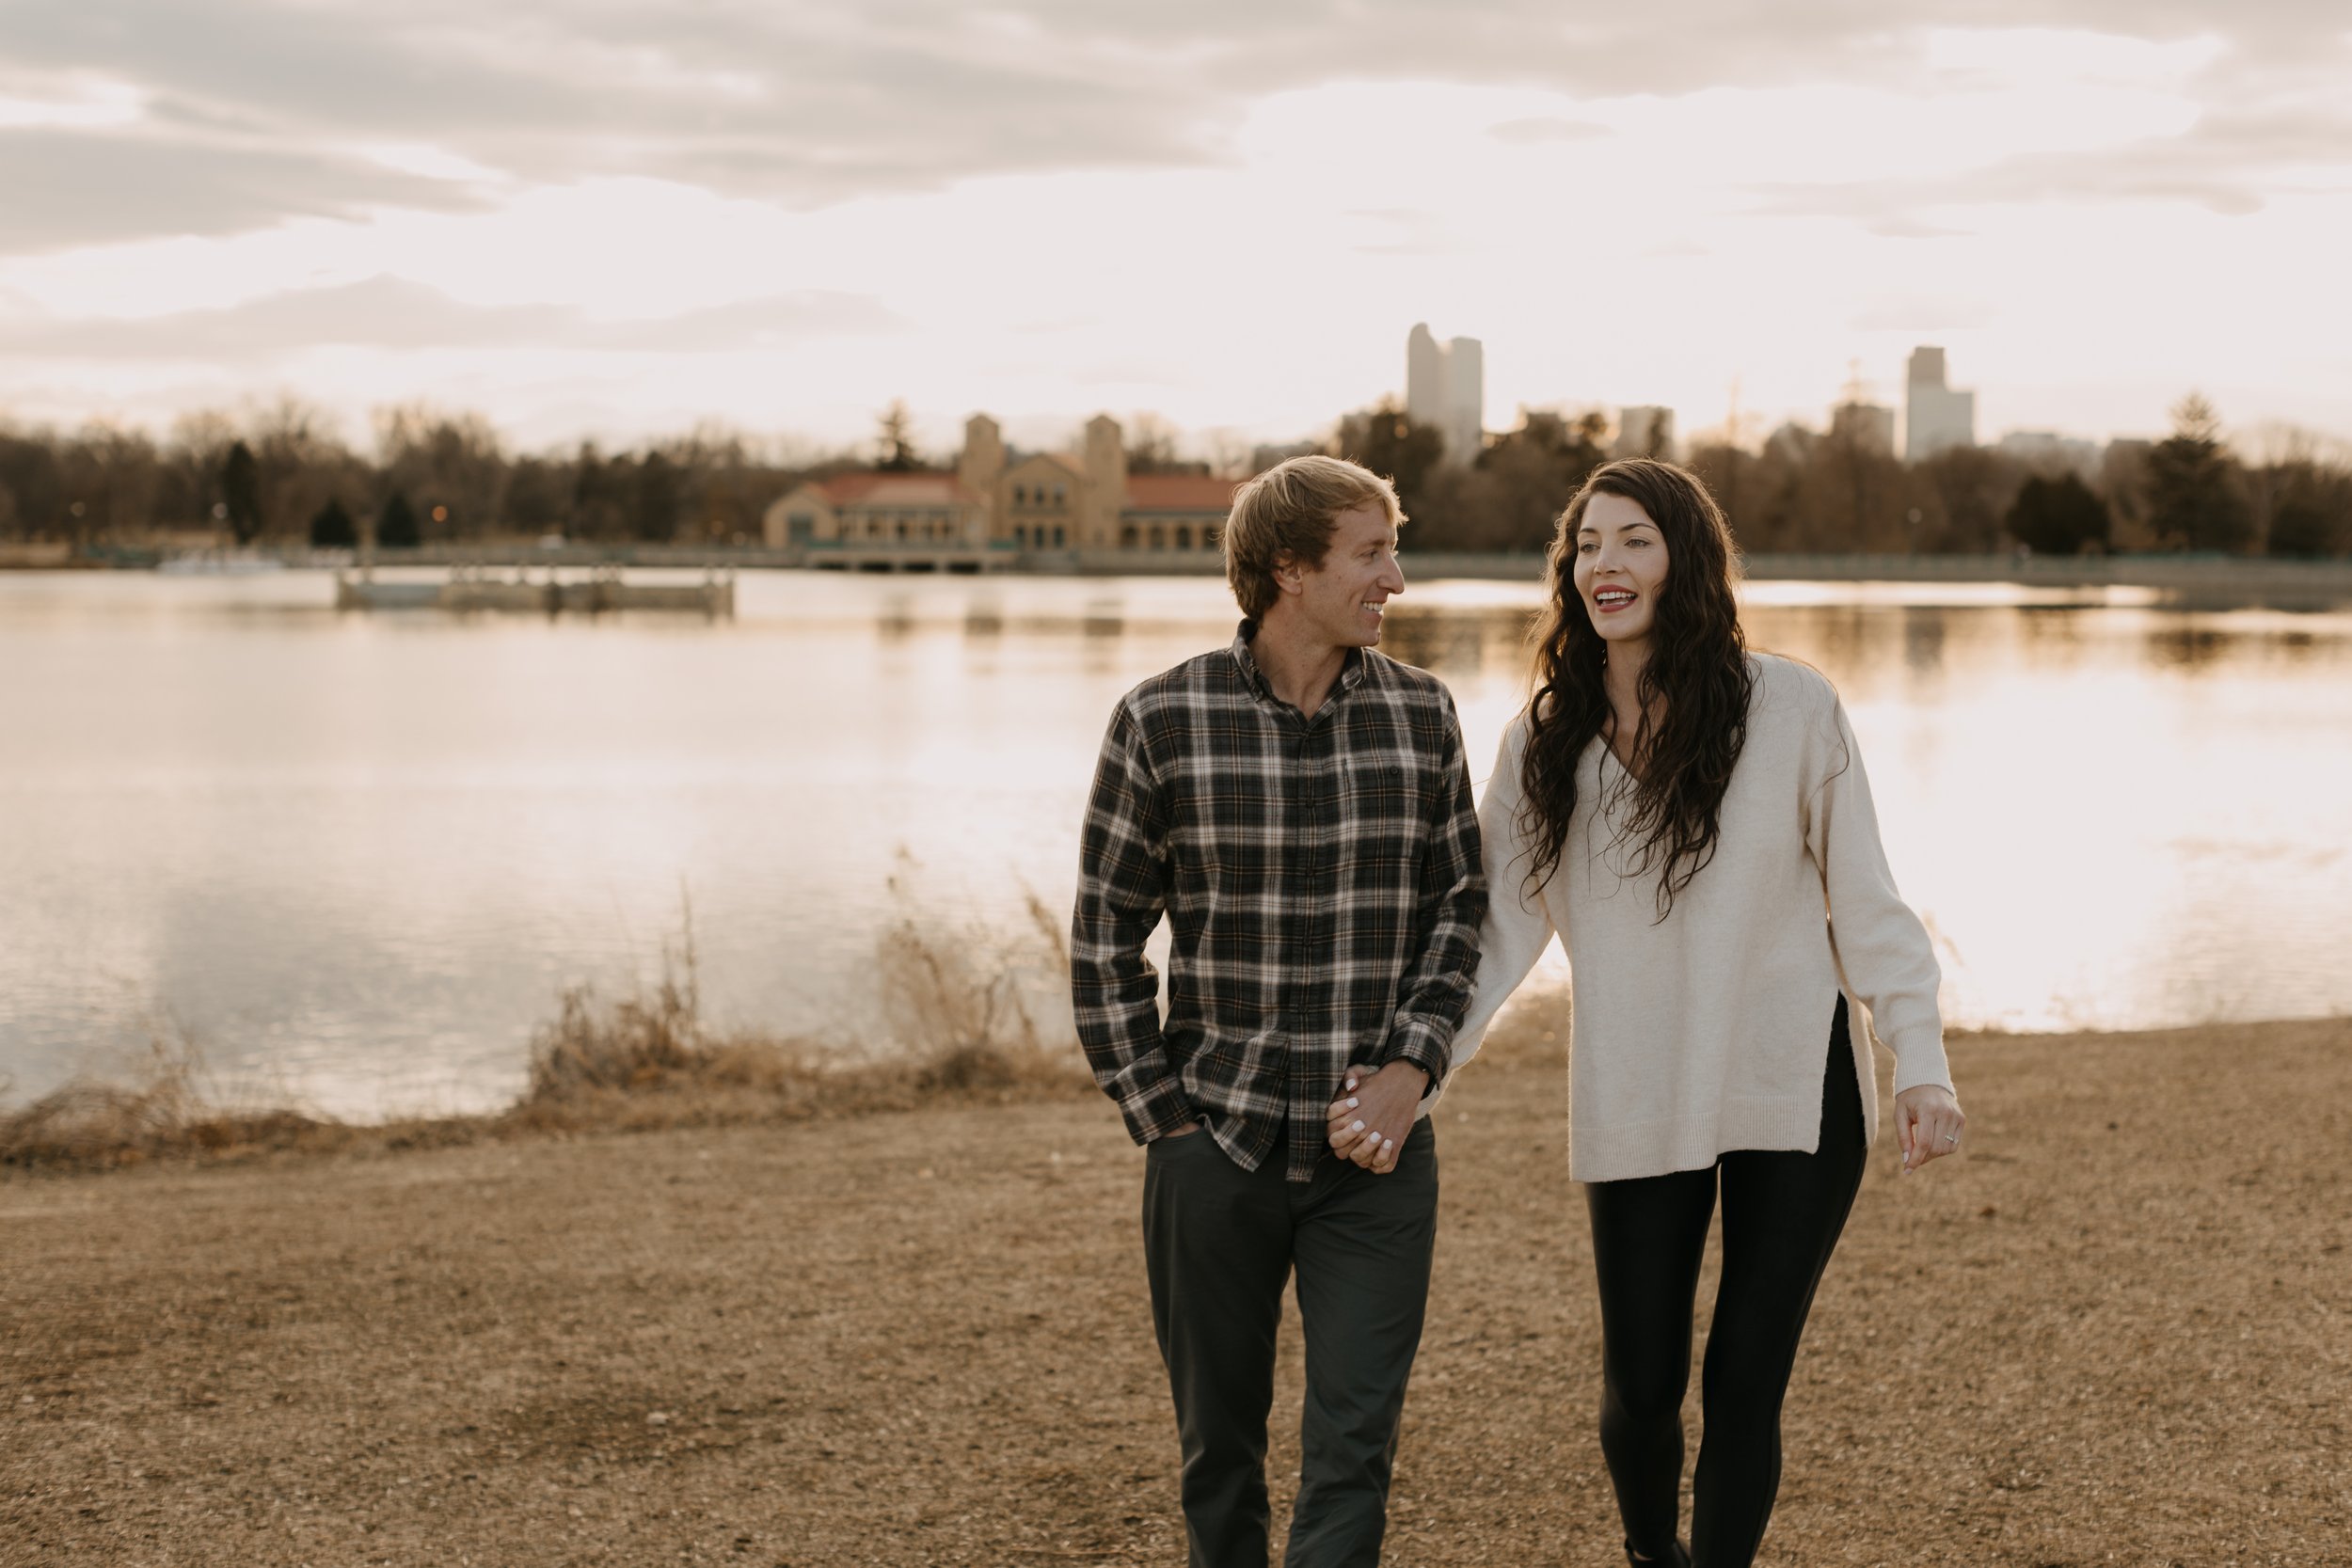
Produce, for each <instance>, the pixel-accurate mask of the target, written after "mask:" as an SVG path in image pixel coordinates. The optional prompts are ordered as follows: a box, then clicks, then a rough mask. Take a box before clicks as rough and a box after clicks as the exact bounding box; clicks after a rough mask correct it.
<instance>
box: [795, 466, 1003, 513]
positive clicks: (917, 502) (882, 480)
mask: <svg viewBox="0 0 2352 1568" xmlns="http://www.w3.org/2000/svg"><path fill="white" fill-rule="evenodd" d="M817 488H818V489H819V490H821V491H823V492H824V496H825V504H826V505H828V506H834V507H842V506H954V505H958V504H961V503H966V502H970V501H973V500H976V499H978V498H977V497H975V496H974V495H973V494H972V493H971V492H970V491H969V490H966V489H965V488H964V487H963V486H962V485H961V484H960V483H957V481H956V476H955V475H953V474H895V473H888V474H886V473H877V472H872V471H868V472H866V473H854V474H835V475H834V476H833V478H831V479H829V480H826V481H824V482H823V483H820V484H819V485H818V487H817Z"/></svg>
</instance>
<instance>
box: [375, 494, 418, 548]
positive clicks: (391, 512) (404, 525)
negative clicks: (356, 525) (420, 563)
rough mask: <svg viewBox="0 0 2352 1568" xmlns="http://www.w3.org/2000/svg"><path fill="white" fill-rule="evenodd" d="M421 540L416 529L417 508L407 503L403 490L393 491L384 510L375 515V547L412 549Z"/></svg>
mask: <svg viewBox="0 0 2352 1568" xmlns="http://www.w3.org/2000/svg"><path fill="white" fill-rule="evenodd" d="M422 542H423V540H422V538H421V535H420V534H419V532H418V530H417V509H416V508H415V507H413V506H410V505H409V504H408V497H407V495H406V494H405V492H403V491H399V490H395V491H393V492H392V494H391V499H389V500H387V501H386V502H385V503H384V510H383V511H381V512H379V513H377V514H376V515H375V547H376V548H377V549H380V550H413V549H415V548H416V547H417V546H419V545H420V544H421V543H422Z"/></svg>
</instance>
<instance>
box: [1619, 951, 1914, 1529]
mask: <svg viewBox="0 0 2352 1568" xmlns="http://www.w3.org/2000/svg"><path fill="white" fill-rule="evenodd" d="M1866 1157H1867V1150H1866V1148H1864V1145H1863V1126H1862V1091H1861V1089H1860V1087H1859V1085H1858V1084H1857V1082H1856V1079H1855V1073H1854V1053H1853V1042H1852V1039H1851V1036H1850V1034H1849V1032H1848V1029H1847V1024H1846V999H1845V998H1844V997H1843V996H1840V997H1839V998H1838V999H1837V1010H1836V1014H1835V1015H1834V1016H1833V1018H1832V1020H1831V1022H1830V1050H1829V1064H1828V1066H1827V1067H1826V1068H1825V1069H1823V1070H1822V1074H1821V1135H1820V1151H1819V1152H1818V1153H1813V1154H1800V1153H1793V1152H1788V1151H1786V1150H1764V1149H1742V1150H1739V1151H1736V1152H1733V1153H1729V1154H1725V1155H1723V1156H1722V1157H1721V1158H1719V1159H1718V1160H1717V1161H1716V1162H1715V1164H1714V1165H1712V1166H1710V1167H1709V1168H1708V1169H1706V1170H1686V1171H1675V1172H1672V1173H1670V1174H1668V1175H1665V1176H1645V1177H1639V1178H1636V1179H1634V1180H1628V1181H1595V1182H1591V1183H1589V1184H1587V1185H1586V1187H1585V1189H1584V1199H1585V1204H1586V1207H1587V1208H1588V1209H1589V1210H1590V1211H1591V1212H1592V1219H1593V1261H1594V1263H1595V1265H1596V1266H1597V1269H1598V1271H1599V1274H1600V1323H1601V1358H1602V1363H1603V1371H1602V1389H1601V1402H1600V1448H1601V1453H1602V1455H1603V1456H1604V1457H1605V1458H1606V1459H1607V1460H1608V1462H1609V1479H1610V1480H1611V1481H1613V1483H1614V1484H1615V1486H1616V1492H1617V1512H1618V1513H1619V1514H1620V1515H1622V1516H1623V1518H1624V1520H1625V1533H1626V1544H1627V1545H1628V1546H1629V1548H1630V1549H1631V1550H1633V1551H1635V1552H1638V1553H1640V1554H1641V1555H1642V1556H1644V1557H1646V1558H1656V1559H1658V1560H1661V1561H1664V1560H1670V1559H1671V1558H1672V1557H1673V1554H1674V1541H1675V1534H1676V1532H1675V1522H1676V1516H1677V1490H1678V1488H1679V1486H1680V1484H1681V1480H1682V1395H1683V1390H1684V1388H1685V1387H1686V1386H1688V1385H1689V1383H1690V1381H1691V1319H1692V1307H1693V1300H1694V1298H1695V1297H1696V1295H1697V1293H1698V1283H1699V1258H1700V1255H1701V1254H1702V1253H1703V1252H1704V1251H1705V1250H1706V1246H1707V1227H1708V1223H1709V1221H1710V1220H1711V1218H1712V1217H1713V1214H1714V1209H1715V1188H1716V1180H1717V1178H1716V1172H1717V1171H1718V1170H1720V1171H1721V1172H1722V1173H1723V1175H1722V1185H1723V1198H1724V1266H1723V1278H1722V1281H1721V1283H1720V1285H1719V1286H1718V1287H1717V1290H1716V1292H1715V1321H1714V1323H1712V1324H1711V1325H1710V1326H1709V1327H1708V1331H1707V1366H1706V1369H1705V1370H1704V1372H1703V1373H1702V1375H1701V1381H1700V1385H1699V1397H1700V1409H1701V1414H1702V1417H1703V1419H1704V1423H1705V1425H1704V1434H1703V1436H1702V1438H1701V1440H1700V1443H1699V1464H1698V1471H1697V1474H1696V1475H1695V1476H1694V1477H1693V1478H1692V1495H1693V1496H1692V1521H1691V1547H1692V1560H1693V1561H1694V1562H1695V1563H1696V1565H1697V1568H1746V1565H1747V1564H1748V1563H1749V1562H1751V1561H1752V1560H1754V1559H1755V1557H1756V1546H1757V1544H1759V1543H1760V1542H1762V1540H1763V1539H1764V1526H1765V1523H1766V1521H1767V1520H1769V1519H1770V1518H1771V1517H1772V1498H1773V1497H1774V1495H1775V1494H1777V1493H1778V1491H1779V1490H1780V1403H1781V1398H1782V1396H1783V1395H1784V1394H1786V1393H1787V1392H1788V1373H1789V1370H1790V1369H1791V1368H1792V1367H1794V1366H1795V1365H1796V1359H1797V1340H1798V1338H1800V1337H1801V1336H1802V1335H1803V1334H1804V1319H1805V1313H1806V1312H1807V1311H1808V1310H1809V1309H1810V1308H1811V1307H1812V1306H1813V1291H1814V1287H1816V1286H1817V1285H1819V1284H1820V1280H1821V1271H1822V1270H1823V1269H1824V1268H1825V1267H1827V1266H1828V1264H1829V1255H1830V1252H1831V1249H1833V1248H1834V1247H1836V1245H1837V1233H1838V1232H1839V1231H1840V1230H1841V1229H1843V1228H1844V1227H1845V1224H1846V1214H1847V1212H1848V1211H1850V1210H1851V1208H1852V1207H1853V1199H1854V1193H1855V1192H1856V1191H1857V1190H1858V1189H1859V1188H1860V1187H1861V1185H1862V1167H1863V1164H1864V1161H1865V1159H1866Z"/></svg>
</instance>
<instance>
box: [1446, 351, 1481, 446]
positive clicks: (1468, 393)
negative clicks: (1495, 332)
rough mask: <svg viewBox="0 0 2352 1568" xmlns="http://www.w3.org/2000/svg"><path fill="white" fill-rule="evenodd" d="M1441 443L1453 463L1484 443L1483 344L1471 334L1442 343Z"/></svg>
mask: <svg viewBox="0 0 2352 1568" xmlns="http://www.w3.org/2000/svg"><path fill="white" fill-rule="evenodd" d="M1445 445H1446V451H1447V452H1449V453H1450V454H1451V455H1452V457H1453V459H1454V462H1456V463H1468V462H1470V460H1471V459H1472V458H1474V457H1476V456H1477V455H1478V454H1479V452H1480V451H1481V450H1483V449H1484V448H1485V447H1486V345H1485V344H1483V343H1481V342H1480V341H1478V340H1477V339H1475V338H1456V339H1454V340H1453V341H1451V342H1449V343H1447V344H1446V346H1445Z"/></svg>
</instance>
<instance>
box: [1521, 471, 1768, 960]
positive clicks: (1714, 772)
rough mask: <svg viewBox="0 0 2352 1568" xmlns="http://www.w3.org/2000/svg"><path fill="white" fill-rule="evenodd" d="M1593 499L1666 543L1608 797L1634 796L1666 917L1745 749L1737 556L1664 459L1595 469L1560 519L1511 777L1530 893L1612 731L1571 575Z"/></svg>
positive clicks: (1705, 852) (1747, 678) (1633, 832)
mask: <svg viewBox="0 0 2352 1568" xmlns="http://www.w3.org/2000/svg"><path fill="white" fill-rule="evenodd" d="M1599 495H1609V496H1622V497H1624V498H1625V499H1628V500H1630V501H1634V502H1636V503H1638V504H1639V505H1640V506H1641V508H1642V510H1643V511H1645V512H1646V513H1648V514H1649V517H1650V521H1651V522H1653V523H1656V524H1657V525H1658V531H1659V532H1660V533H1661V534H1662V535H1663V536H1664V539H1665V545H1666V581H1665V585H1664V587H1663V589H1662V590H1661V592H1660V594H1659V597H1658V604H1657V607H1656V610H1655V612H1654V613H1655V619H1653V620H1652V622H1651V623H1650V627H1651V629H1650V637H1649V662H1648V663H1647V664H1646V665H1645V667H1644V669H1643V671H1642V678H1641V681H1640V687H1639V689H1640V695H1641V701H1642V719H1641V722H1640V725H1639V727H1638V728H1637V729H1636V730H1635V731H1634V734H1633V737H1632V745H1631V746H1630V747H1629V754H1630V755H1631V756H1632V758H1633V767H1632V768H1631V769H1630V777H1629V778H1621V779H1620V782H1619V783H1618V784H1617V785H1615V786H1614V788H1613V790H1612V797H1613V799H1622V798H1625V797H1627V796H1629V804H1630V807H1631V810H1630V812H1629V814H1628V815H1626V816H1622V817H1621V818H1620V822H1621V824H1622V826H1621V828H1620V836H1621V838H1624V839H1629V840H1632V841H1634V842H1635V844H1636V845H1637V850H1636V853H1635V856H1634V860H1633V864H1634V865H1635V866H1636V867H1637V868H1638V873H1639V874H1645V873H1646V872H1647V871H1648V870H1649V869H1650V868H1651V867H1653V866H1655V867H1658V868H1659V869H1660V876H1659V879H1658V918H1659V919H1660V920H1661V921H1662V920H1664V919H1665V918H1666V916H1667V915H1669V914H1670V913H1672V912H1673V911H1674V900H1675V895H1677V894H1679V893H1680V892H1681V891H1682V890H1683V889H1684V888H1686V887H1689V886H1690V885H1691V879H1692V878H1693V877H1695V876H1697V875H1698V874H1699V873H1700V872H1701V871H1703V870H1705V869H1706V867H1707V864H1708V862H1709V861H1711V860H1713V859H1714V858H1715V845H1716V839H1717V837H1718V834H1719V832H1720V829H1721V825H1722V816H1723V804H1724V790H1725V789H1727V788H1729V787H1730V784H1731V770H1732V768H1733V767H1734V766H1735V765H1736V764H1737V763H1738V762H1739V760H1740V748H1741V747H1742V746H1743V745H1745V744H1746V741H1747V736H1748V694H1749V690H1750V688H1752V687H1753V686H1754V684H1755V678H1756V677H1755V674H1754V672H1753V671H1752V669H1751V668H1750V666H1749V663H1748V643H1747V637H1746V635H1745V634H1744V633H1742V632H1741V631H1740V605H1739V598H1738V587H1739V581H1740V563H1739V562H1740V558H1739V555H1738V552H1737V550H1736V549H1735V548H1734V546H1733V545H1732V542H1731V525H1730V524H1729V523H1728V522H1726V521H1725V520H1724V513H1723V508H1721V507H1720V506H1717V505H1716V504H1715V498H1714V497H1713V496H1711V495H1709V494H1708V490H1707V486H1706V485H1705V484H1704V483H1701V482H1700V481H1699V479H1698V476H1696V475H1695V474H1692V473H1691V472H1689V471H1688V470H1687V469H1684V468H1679V467H1676V466H1675V465H1674V464H1671V463H1661V462H1658V461H1656V460H1654V459H1651V458H1646V457H1635V458H1629V459H1626V460H1624V461H1621V462H1616V463H1606V464H1603V465H1602V466H1601V467H1597V468H1596V469H1594V470H1593V473H1592V476H1591V477H1590V478H1588V479H1587V480H1585V482H1584V485H1583V488H1581V489H1580V490H1578V491H1577V493H1576V495H1575V496H1574V497H1573V498H1571V499H1570V500H1569V501H1568V504H1567V508H1566V510H1565V511H1563V512H1562V513H1561V514H1560V524H1559V528H1558V530H1557V531H1556V532H1555V533H1554V534H1553V536H1552V541H1551V549H1550V551H1549V556H1548V557H1547V560H1546V562H1545V572H1544V581H1545V587H1546V589H1547V591H1548V593H1547V597H1548V599H1549V604H1548V605H1547V607H1546V609H1545V610H1543V611H1542V617H1541V619H1540V620H1539V621H1538V623H1537V626H1536V633H1535V641H1536V658H1535V673H1534V674H1535V694H1534V700H1533V702H1532V703H1531V704H1530V705H1529V713H1528V737H1527V752H1526V755H1525V758H1524V760H1523V761H1522V763H1521V765H1520V775H1519V778H1520V785H1521V788H1522V789H1523V791H1524V793H1525V796H1526V800H1525V803H1524V805H1522V806H1521V808H1520V812H1519V822H1518V828H1519V832H1520V835H1521V837H1522V838H1524V839H1525V840H1526V841H1527V842H1528V843H1530V844H1532V845H1533V846H1534V864H1533V867H1532V869H1531V870H1530V872H1529V874H1528V883H1527V885H1528V888H1529V890H1530V891H1531V892H1533V891H1534V890H1535V889H1537V888H1540V887H1542V886H1543V884H1544V883H1545V882H1547V881H1548V880H1549V879H1550V877H1551V874H1552V873H1553V871H1555V870H1556V869H1558V867H1559V864H1560V856H1561V852H1562V850H1563V849H1564V848H1565V847H1566V844H1567V838H1568V824H1569V821H1570V819H1571V818H1572V817H1573V816H1575V815H1576V765H1577V759H1578V758H1580V757H1581V756H1582V755H1583V754H1584V751H1585V748H1586V747H1588V746H1590V745H1591V744H1592V743H1593V740H1594V739H1595V738H1596V737H1597V736H1600V735H1602V734H1603V733H1604V732H1605V731H1606V729H1607V727H1608V724H1609V721H1610V709H1609V694H1608V692H1607V690H1606V689H1604V688H1603V687H1602V685H1601V670H1602V667H1603V666H1604V665H1605V664H1606V662H1607V660H1608V654H1609V645H1608V643H1607V642H1606V641H1603V640H1602V638H1601V635H1600V633H1598V632H1597V631H1596V630H1594V629H1593V622H1592V617H1591V616H1590V615H1589V614H1588V613H1586V611H1585V609H1584V599H1583V595H1581V594H1579V593H1578V592H1577V591H1576V576H1575V574H1576V531H1577V529H1578V528H1579V527H1581V525H1582V523H1583V520H1584V510H1585V508H1586V507H1587V506H1589V505H1590V504H1591V503H1592V499H1593V498H1594V497H1595V496H1599ZM1653 714H1655V715H1656V718H1657V722H1656V724H1655V725H1654V726H1653V724H1652V722H1651V719H1652V715H1653Z"/></svg>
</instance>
